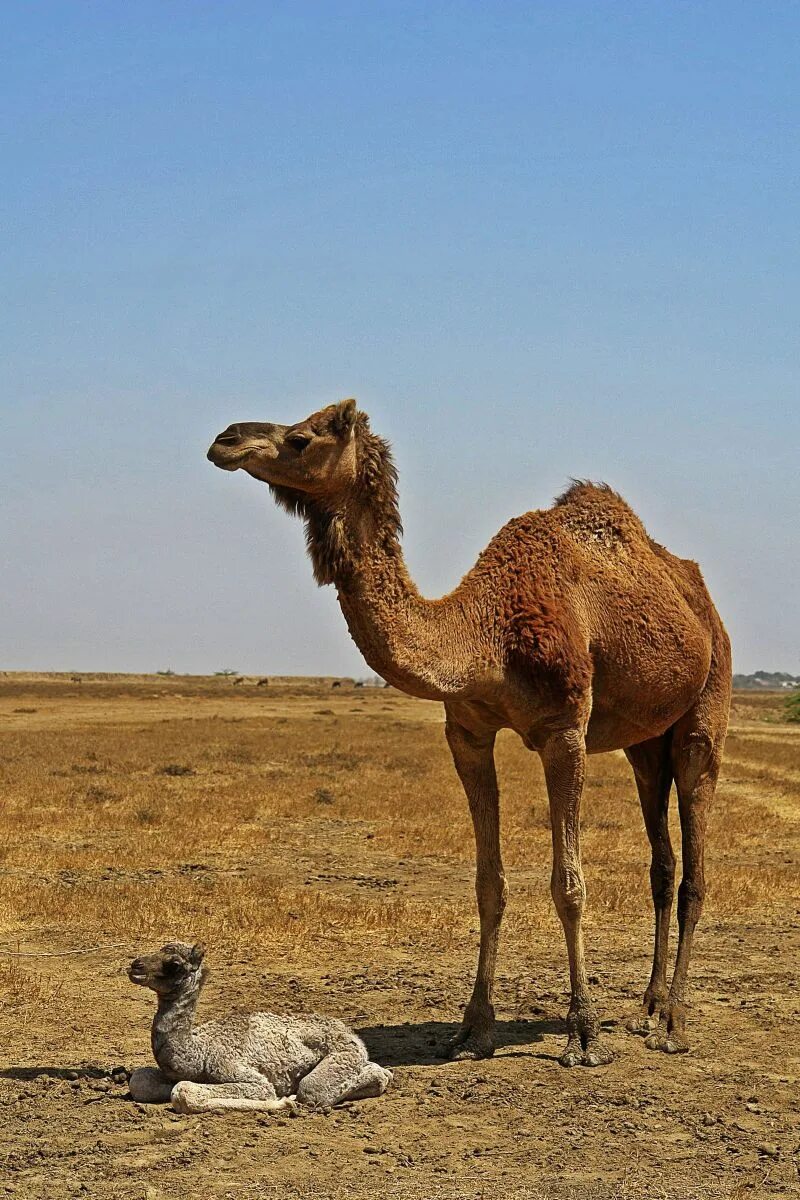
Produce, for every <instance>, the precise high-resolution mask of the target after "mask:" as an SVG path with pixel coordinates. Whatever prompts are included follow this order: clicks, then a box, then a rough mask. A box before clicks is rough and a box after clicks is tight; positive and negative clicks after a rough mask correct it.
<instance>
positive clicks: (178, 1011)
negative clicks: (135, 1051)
mask: <svg viewBox="0 0 800 1200" xmlns="http://www.w3.org/2000/svg"><path fill="white" fill-rule="evenodd" d="M199 996H200V988H199V987H196V988H191V989H190V990H187V991H186V992H183V993H181V994H179V995H178V996H174V997H162V996H159V999H158V1009H157V1010H156V1015H155V1017H154V1018H153V1027H152V1030H151V1042H152V1046H153V1055H154V1056H155V1060H156V1062H157V1063H158V1065H159V1066H160V1067H161V1069H162V1070H163V1071H166V1072H167V1073H168V1074H169V1073H172V1072H173V1071H178V1072H180V1071H183V1070H186V1069H187V1068H190V1067H191V1065H192V1060H193V1058H194V1048H193V1045H192V1026H193V1024H194V1014H195V1009H196V1008H197V1001H198V999H199Z"/></svg>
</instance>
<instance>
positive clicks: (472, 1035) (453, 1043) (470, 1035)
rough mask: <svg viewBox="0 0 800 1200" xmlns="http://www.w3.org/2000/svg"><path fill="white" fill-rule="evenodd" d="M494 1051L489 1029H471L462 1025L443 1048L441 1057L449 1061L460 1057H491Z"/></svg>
mask: <svg viewBox="0 0 800 1200" xmlns="http://www.w3.org/2000/svg"><path fill="white" fill-rule="evenodd" d="M494 1051H495V1040H494V1034H493V1033H492V1031H491V1030H478V1029H473V1028H472V1026H471V1025H462V1026H461V1028H460V1029H459V1031H458V1033H457V1034H456V1035H455V1037H453V1038H451V1039H450V1041H449V1042H448V1043H447V1045H446V1046H445V1048H444V1054H443V1055H442V1057H443V1058H449V1059H450V1061H451V1062H459V1061H461V1060H462V1059H479V1058H491V1057H492V1055H493V1054H494Z"/></svg>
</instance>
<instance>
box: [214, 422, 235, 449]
mask: <svg viewBox="0 0 800 1200" xmlns="http://www.w3.org/2000/svg"><path fill="white" fill-rule="evenodd" d="M239 437H240V434H239V430H238V429H236V428H235V426H232V427H231V428H230V429H226V430H225V432H224V433H220V434H219V435H218V436H217V437H216V438H215V439H214V441H215V443H216V444H217V445H219V446H233V445H235V444H236V442H238V441H239Z"/></svg>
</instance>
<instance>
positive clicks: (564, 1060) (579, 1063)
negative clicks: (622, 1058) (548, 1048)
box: [558, 1034, 614, 1067]
mask: <svg viewBox="0 0 800 1200" xmlns="http://www.w3.org/2000/svg"><path fill="white" fill-rule="evenodd" d="M558 1061H559V1062H560V1064H561V1066H562V1067H605V1066H607V1065H608V1063H610V1062H613V1061H614V1055H613V1054H612V1053H611V1051H610V1050H609V1048H608V1046H605V1045H604V1044H603V1043H602V1042H601V1041H600V1039H599V1038H588V1039H587V1040H586V1044H585V1045H584V1044H583V1042H582V1041H581V1038H580V1037H579V1036H578V1035H577V1034H576V1035H573V1036H572V1037H570V1039H569V1041H568V1042H567V1045H566V1049H565V1050H564V1053H563V1054H562V1055H561V1057H560V1058H559V1060H558Z"/></svg>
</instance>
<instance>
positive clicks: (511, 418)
mask: <svg viewBox="0 0 800 1200" xmlns="http://www.w3.org/2000/svg"><path fill="white" fill-rule="evenodd" d="M3 26H4V36H3V46H2V49H0V56H2V64H1V65H2V70H1V71H0V101H2V103H0V139H1V142H2V157H1V161H2V171H3V181H2V183H3V185H2V188H0V230H2V234H1V235H0V255H1V256H2V261H1V262H0V288H1V289H2V293H3V296H2V301H3V303H2V313H3V315H2V318H1V319H0V404H1V405H2V424H3V438H2V443H1V447H0V455H2V463H0V470H1V471H2V480H3V485H4V487H3V496H4V500H3V517H4V520H3V523H2V531H1V532H2V541H3V558H4V559H5V561H6V562H7V564H8V567H7V570H6V571H4V579H3V587H2V591H1V592H0V595H1V596H2V607H3V609H4V610H5V611H4V614H3V620H2V633H0V668H5V669H15V668H19V669H24V668H31V669H49V668H50V669H67V670H71V669H87V670H88V669H97V670H102V669H107V670H125V669H132V670H155V669H159V668H165V667H172V668H174V669H175V670H191V671H213V670H216V669H221V668H223V667H228V666H229V667H232V668H235V669H238V670H241V671H253V672H256V671H259V672H273V673H283V672H287V673H296V672H298V673H299V672H309V673H316V672H320V673H322V672H326V673H327V672H342V673H345V672H347V673H353V672H355V673H364V672H365V668H363V666H362V664H361V660H360V657H359V655H358V653H357V651H356V650H355V648H354V647H353V646H352V643H351V642H350V640H349V638H348V635H347V632H346V629H345V626H344V622H343V620H342V618H341V616H340V614H339V612H338V607H337V605H336V601H335V596H334V594H333V591H332V589H324V590H321V591H320V590H317V589H316V587H315V585H314V584H313V582H312V579H311V572H310V567H309V565H308V563H307V561H306V560H305V556H304V552H303V543H302V536H301V530H300V528H299V527H298V526H297V525H296V524H295V523H293V522H291V521H290V520H289V519H288V518H287V517H286V516H285V514H283V513H279V512H278V511H277V510H276V509H275V508H274V506H273V505H272V502H271V501H270V499H269V496H268V493H267V491H266V489H264V488H261V487H259V485H257V484H256V483H255V482H254V481H252V480H250V479H249V478H247V477H245V476H244V475H241V474H238V475H235V476H229V475H224V474H223V473H221V472H217V471H215V470H214V469H213V468H212V467H211V466H210V465H209V464H208V463H206V461H205V458H204V454H205V449H206V447H207V445H208V443H209V442H210V441H211V439H212V437H213V435H214V434H215V433H216V432H218V431H219V429H221V428H223V427H224V426H226V425H227V424H229V423H230V422H231V421H234V420H241V419H251V420H278V421H293V420H296V419H299V418H300V417H301V416H303V415H305V414H306V413H307V412H309V411H311V410H312V409H313V408H315V407H317V406H318V405H319V404H321V403H326V402H329V401H331V400H334V399H337V398H340V397H343V396H347V395H355V396H356V397H357V398H358V399H359V401H360V403H361V405H362V406H363V407H364V408H365V409H367V411H369V412H370V414H371V416H372V421H373V426H374V427H375V428H376V429H377V430H378V431H379V432H381V433H383V434H385V435H386V436H388V437H389V438H390V439H391V440H392V442H393V443H394V446H395V452H396V457H397V461H398V465H399V468H400V482H401V502H402V508H403V514H404V521H405V526H406V554H407V557H408V560H409V565H410V567H411V569H412V571H413V573H414V575H415V577H416V578H417V580H418V582H419V584H420V586H421V587H422V589H423V590H424V591H425V592H426V593H428V594H431V595H434V594H439V593H441V592H443V591H446V590H448V589H449V588H450V587H451V586H452V585H453V584H454V583H455V582H456V581H457V579H458V578H459V577H460V576H461V575H462V574H463V572H464V571H465V570H466V569H468V567H469V566H470V565H471V563H472V562H473V561H474V558H475V557H476V555H477V553H478V552H479V550H480V549H481V548H482V546H483V545H484V544H485V543H486V541H487V540H488V539H489V537H491V535H492V534H493V533H494V532H495V530H496V529H497V528H498V527H499V526H500V525H501V524H502V523H503V522H504V521H505V520H507V519H508V518H509V517H511V516H513V515H515V514H516V513H518V512H521V511H524V510H525V509H529V508H536V507H541V506H543V505H546V504H547V503H549V501H550V499H551V497H552V496H553V495H554V494H555V493H556V492H558V491H559V490H561V488H562V487H563V484H564V482H565V480H567V479H568V478H569V477H570V476H582V477H591V478H599V479H606V480H607V481H608V482H609V483H611V484H612V485H613V486H614V487H616V488H617V489H618V490H620V491H621V492H622V493H623V494H624V495H625V496H626V497H627V498H628V500H629V501H630V502H631V503H632V504H633V505H634V507H635V508H636V509H637V511H638V512H639V513H640V515H641V516H642V518H643V519H644V521H645V523H646V524H647V526H648V528H649V530H650V532H651V534H652V535H653V536H654V537H656V538H657V539H658V540H659V541H662V542H664V543H666V544H667V545H668V546H669V547H670V548H671V549H672V550H674V551H675V552H677V553H680V554H684V555H687V556H689V557H693V558H696V559H698V561H699V562H700V563H701V565H702V566H703V569H704V571H705V573H706V577H707V579H708V581H709V583H710V585H711V587H712V590H713V593H714V595H715V598H716V600H717V603H718V606H719V608H720V610H721V612H722V614H723V617H724V619H725V620H726V623H727V624H728V627H729V629H730V631H731V634H732V637H733V641H734V651H735V659H736V665H737V667H738V669H740V670H747V671H749V670H754V669H757V668H765V669H786V670H795V671H796V670H800V566H798V562H799V561H800V554H798V549H799V548H800V547H799V546H798V541H800V536H799V535H798V517H797V514H798V512H800V403H798V399H799V397H798V391H799V390H800V389H799V388H798V382H799V380H800V367H799V365H798V349H799V347H798V329H800V311H799V310H800V302H799V301H800V272H799V271H798V267H799V266H800V234H799V233H798V230H799V229H800V222H798V219H797V214H798V208H799V205H798V181H800V91H798V87H797V79H798V77H799V75H800V70H799V68H800V10H798V8H797V6H795V5H793V4H789V3H784V4H769V3H767V4H764V3H755V2H753V3H748V4H737V3H724V4H722V3H715V4H704V3H695V4H688V3H674V2H672V3H656V4H654V3H642V4H636V3H625V4H618V3H608V4H604V5H599V4H588V3H558V4H555V3H547V4H545V3H542V4H536V3H526V4H517V3H498V4H494V5H486V4H477V3H459V4H450V3H437V4H433V5H430V4H425V5H423V4H417V3H414V2H410V3H404V4H402V5H401V4H387V3H379V2H378V3H363V4H361V3H339V2H337V0H331V2H328V3H324V4H309V3H303V2H302V0H299V2H296V3H292V4H288V3H286V4H284V3H271V4H263V3H259V4H249V3H237V2H236V0H232V2H231V3H226V4H221V3H216V4H206V3H191V4H186V3H169V4H164V3H158V4H151V3H136V4H120V3H114V2H108V3H102V4H101V3H80V4H78V3H49V2H46V0H43V2H41V3H37V4H35V5H32V4H27V3H25V4H22V3H5V4H4V5H3Z"/></svg>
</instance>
